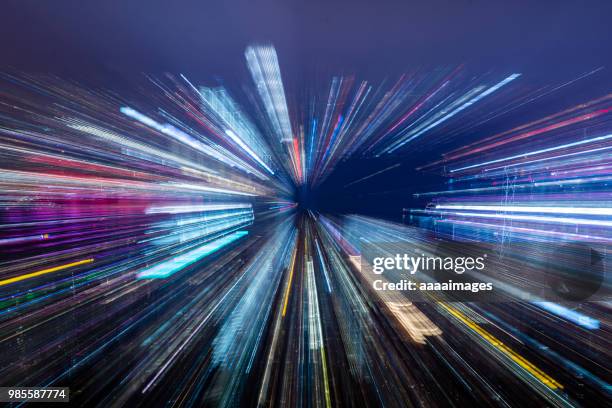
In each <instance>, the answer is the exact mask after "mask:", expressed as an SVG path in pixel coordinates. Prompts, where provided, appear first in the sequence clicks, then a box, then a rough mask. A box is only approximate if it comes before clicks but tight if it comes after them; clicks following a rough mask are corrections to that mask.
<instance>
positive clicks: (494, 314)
mask: <svg viewBox="0 0 612 408" xmlns="http://www.w3.org/2000/svg"><path fill="white" fill-rule="evenodd" d="M244 57H245V63H246V68H247V69H248V74H249V75H248V76H249V78H245V80H244V84H243V85H244V86H243V87H242V89H243V91H244V92H242V93H241V92H238V91H235V90H236V89H239V87H237V86H235V85H239V84H233V83H231V84H230V83H229V82H230V81H229V80H228V83H227V86H226V84H223V86H213V87H211V86H200V83H199V81H197V80H195V79H193V78H192V77H191V75H189V78H188V77H187V76H186V75H183V74H177V75H170V74H167V75H163V76H161V77H156V76H153V75H147V76H144V77H143V78H142V79H140V81H141V82H137V83H135V84H134V87H133V89H130V90H129V91H126V92H125V94H124V93H123V92H119V91H117V90H116V89H110V88H109V89H102V88H93V87H87V86H84V85H78V84H76V83H75V82H73V81H68V80H62V79H59V78H56V77H51V76H37V75H28V74H23V73H2V74H0V81H2V89H3V91H2V93H0V122H1V124H0V249H1V250H2V252H0V375H1V378H2V379H3V385H22V386H69V387H70V388H71V397H70V398H71V402H72V403H74V404H75V405H79V406H87V405H91V404H94V405H98V406H147V407H149V406H163V405H168V404H170V405H172V404H175V405H181V406H201V405H207V406H239V405H241V404H242V405H250V406H255V405H258V406H272V405H275V406H280V405H282V406H309V407H310V406H313V407H314V406H316V407H322V406H326V407H330V406H388V407H402V406H411V405H415V406H417V405H418V406H455V405H463V406H478V405H499V406H548V405H552V406H558V407H569V406H577V405H581V404H591V405H597V404H599V405H604V403H605V401H609V400H610V397H611V393H612V391H611V390H612V388H611V387H610V384H609V383H608V381H607V379H609V378H610V377H609V371H608V369H607V367H605V362H606V361H609V360H610V350H612V348H611V347H610V344H609V340H610V338H609V336H610V327H611V322H610V317H609V312H610V303H609V302H598V303H596V302H585V303H581V304H579V305H578V306H576V307H573V306H571V305H570V306H568V305H564V304H560V303H556V302H551V301H548V300H546V299H536V300H534V301H532V302H525V301H518V300H517V298H520V295H521V294H522V284H523V283H525V282H522V281H521V279H525V278H524V276H525V274H524V273H523V274H521V273H522V272H523V271H525V270H528V271H530V272H533V274H534V275H535V274H536V273H537V272H538V271H539V270H538V265H537V263H536V262H534V261H532V259H536V258H537V255H538V253H539V252H543V251H545V250H546V249H547V248H549V247H550V246H551V245H553V244H560V243H567V242H583V243H589V244H604V245H606V244H608V245H609V244H610V243H611V242H612V234H611V232H612V221H611V219H610V217H611V216H612V200H611V197H612V196H611V192H610V182H611V181H612V157H611V156H610V149H612V136H610V123H611V122H610V121H611V119H612V117H611V114H612V105H610V104H611V101H612V94H607V95H603V96H602V95H601V94H598V95H594V96H592V98H591V99H588V98H587V100H584V99H580V100H578V101H575V103H574V104H570V105H571V106H562V107H559V104H560V103H562V102H563V100H562V101H561V102H558V101H557V102H558V103H556V104H553V103H551V105H550V108H549V109H547V113H546V114H545V115H540V116H539V117H537V118H535V119H533V118H531V119H528V120H527V119H523V116H521V115H518V114H517V116H518V119H516V117H515V116H511V115H513V114H514V112H516V111H520V109H523V108H525V107H527V108H529V107H531V106H532V105H531V104H533V103H535V102H536V101H538V102H546V103H549V102H550V99H547V98H554V97H555V96H556V92H561V91H562V90H566V89H575V88H572V87H577V86H580V84H581V83H582V82H581V81H586V80H588V79H589V78H592V77H594V76H596V75H599V74H601V71H602V70H601V69H599V68H596V69H592V70H590V71H588V72H585V73H581V74H580V75H578V76H577V77H575V78H570V79H569V80H564V82H561V83H550V84H548V83H547V84H542V87H541V88H540V87H537V88H533V85H529V84H530V82H529V81H535V80H534V79H532V78H531V76H530V73H529V72H525V73H511V72H512V71H507V70H503V71H501V72H493V71H489V72H488V73H486V74H482V73H479V72H474V71H472V70H470V69H468V68H466V67H465V66H457V67H447V68H440V69H436V70H431V71H427V70H417V71H412V72H409V73H406V74H404V75H401V76H399V78H397V79H395V80H392V81H390V82H387V81H383V82H376V81H369V80H366V79H359V78H357V77H356V76H352V75H334V76H330V77H328V78H325V80H324V81H317V83H318V84H319V86H310V84H309V83H308V82H306V83H305V85H304V87H305V88H306V89H304V90H303V91H304V92H301V91H302V90H298V92H296V90H295V89H294V87H293V85H294V84H293V83H292V82H290V81H287V78H288V77H287V76H284V75H286V72H285V71H284V70H282V69H281V68H282V67H283V56H282V55H281V54H280V53H277V51H276V50H275V48H274V47H273V46H271V45H253V46H249V47H248V48H247V49H246V51H245V54H244ZM289 78H290V77H289ZM321 83H322V84H323V85H321ZM5 89H6V91H5ZM551 110H552V113H551ZM534 112H535V110H534ZM508 118H511V119H513V120H512V121H510V120H508V122H506V119H508ZM517 121H518V124H517ZM508 123H512V124H511V125H508ZM488 125H494V126H493V127H488ZM491 128H494V129H495V131H494V132H490V129H491ZM362 160H363V161H362ZM377 160H380V161H377ZM370 162H374V163H375V165H372V166H371V167H368V166H369V165H368V163H370ZM362 163H363V164H362ZM341 168H342V169H341ZM347 168H348V169H347ZM415 168H416V169H417V170H418V171H420V172H422V173H419V174H423V177H424V178H425V176H426V175H428V174H433V175H435V176H436V177H439V179H442V180H444V181H443V182H436V183H432V184H430V186H431V188H426V187H424V186H427V185H428V184H427V183H425V182H422V183H421V180H420V176H416V177H415V180H414V182H413V186H411V187H412V189H411V190H410V189H405V190H403V191H409V190H410V191H416V193H414V194H413V195H412V196H410V195H408V194H407V193H406V194H404V195H403V196H402V197H403V198H402V199H405V200H406V203H407V204H406V206H407V207H408V206H409V208H404V222H403V223H400V222H399V217H400V213H401V210H402V208H401V204H400V205H399V206H398V207H397V208H395V209H394V211H395V210H396V212H395V213H394V214H396V215H397V217H395V218H397V219H396V220H395V221H391V220H388V219H383V218H376V217H372V216H368V215H365V214H362V215H360V214H353V213H352V211H347V212H348V214H345V213H342V212H341V211H335V212H334V211H329V212H325V211H319V210H317V209H316V208H312V207H311V206H304V207H307V208H305V209H304V210H303V211H298V209H300V210H301V209H302V208H303V207H302V204H303V203H297V202H295V201H296V199H295V197H296V196H297V194H296V191H307V192H308V191H315V190H317V189H318V188H321V189H322V188H323V187H324V186H325V185H326V183H332V188H331V190H333V192H334V193H337V194H338V196H337V197H339V198H338V201H342V200H345V201H350V202H349V203H348V204H362V202H365V203H367V202H368V199H369V198H370V197H381V198H380V200H379V201H378V203H382V204H384V202H385V201H386V200H387V190H385V191H382V192H381V191H378V190H377V189H378V187H379V182H381V181H382V182H381V183H380V186H381V187H380V188H385V189H387V187H388V184H389V183H386V184H385V181H389V180H391V181H393V182H394V183H395V182H396V181H398V180H399V181H401V180H400V179H402V178H404V175H405V172H406V174H408V172H409V171H412V170H413V169H415ZM337 170H342V171H344V179H342V180H341V181H340V182H338V180H335V181H330V180H333V178H334V177H337V176H338V173H340V174H341V175H342V171H337ZM340 178H342V177H340ZM334 183H335V184H334ZM394 183H391V184H392V185H393V186H392V187H391V190H390V191H397V190H395V189H394V188H395V184H394ZM398 188H399V187H398ZM421 190H422V191H421ZM351 192H357V193H356V194H354V195H350V193H351ZM344 193H346V194H347V196H342V194H344ZM377 194H378V195H377ZM335 197H336V196H335ZM347 197H348V198H347ZM389 201H391V200H389ZM348 207H350V205H349V206H348ZM374 210H375V209H374ZM407 224H408V225H407ZM449 237H451V238H455V239H459V240H467V241H485V242H487V243H491V244H494V245H496V248H500V249H504V250H507V251H509V253H510V254H511V255H512V256H514V257H515V258H516V259H517V260H518V261H517V262H503V263H502V264H501V266H499V269H498V270H496V275H495V276H494V278H495V282H496V284H497V285H498V287H499V290H500V292H501V293H502V294H503V296H504V299H507V300H508V301H507V302H504V303H484V302H483V303H478V302H469V303H457V302H448V301H446V300H443V299H441V298H440V297H439V296H437V295H435V294H432V295H428V296H427V299H425V300H426V301H423V302H413V301H411V300H410V299H408V297H407V296H406V295H404V294H403V293H400V292H385V291H375V290H373V289H372V284H373V281H374V280H375V278H376V279H377V277H375V276H373V275H371V274H368V273H367V271H366V268H365V267H364V266H367V265H366V260H365V258H364V259H362V247H363V245H364V244H366V243H367V244H368V245H372V246H376V247H377V248H378V249H380V250H381V251H383V250H385V247H384V246H383V245H391V249H392V250H398V251H399V250H400V248H401V245H410V246H411V247H414V248H415V249H418V250H419V253H422V254H428V255H429V254H434V253H435V251H436V250H437V248H438V245H439V243H440V238H449ZM514 242H521V243H525V242H526V243H527V245H526V246H525V248H526V249H525V250H524V251H522V252H520V253H516V252H512V249H511V246H509V245H507V244H509V243H514ZM534 275H531V276H534ZM390 278H391V277H390V276H384V277H381V278H380V279H381V280H389V279H390ZM517 389H520V390H521V391H520V392H516V390H517Z"/></svg>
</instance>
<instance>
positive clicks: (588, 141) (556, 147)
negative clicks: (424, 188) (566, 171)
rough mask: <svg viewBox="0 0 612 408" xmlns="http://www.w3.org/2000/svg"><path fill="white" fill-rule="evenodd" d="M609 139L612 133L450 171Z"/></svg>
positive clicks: (452, 170)
mask: <svg viewBox="0 0 612 408" xmlns="http://www.w3.org/2000/svg"><path fill="white" fill-rule="evenodd" d="M609 139H612V135H605V136H599V137H594V138H592V139H587V140H580V141H578V142H573V143H566V144H563V145H560V146H554V147H549V148H547V149H539V150H534V151H532V152H526V153H521V154H515V155H512V156H508V157H502V158H500V159H495V160H489V161H486V162H483V163H477V164H472V165H469V166H464V167H459V168H457V169H451V170H450V173H456V172H458V171H462V170H470V169H474V168H477V167H482V166H486V165H488V164H495V163H501V162H505V161H509V160H514V159H520V158H522V157H529V156H534V155H536V154H542V153H548V152H554V151H557V150H561V149H567V148H568V147H574V146H581V145H584V144H588V143H596V142H603V141H606V140H609Z"/></svg>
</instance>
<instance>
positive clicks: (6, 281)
mask: <svg viewBox="0 0 612 408" xmlns="http://www.w3.org/2000/svg"><path fill="white" fill-rule="evenodd" d="M93 261H94V259H93V258H89V259H83V260H81V261H76V262H72V263H69V264H66V265H60V266H54V267H53V268H47V269H43V270H41V271H38V272H32V273H26V274H25V275H19V276H15V277H14V278H9V279H4V280H1V281H0V286H4V285H10V284H11V283H15V282H20V281H22V280H26V279H30V278H35V277H37V276H41V275H46V274H48V273H52V272H57V271H61V270H64V269H68V268H72V267H73V266H79V265H84V264H88V263H92V262H93Z"/></svg>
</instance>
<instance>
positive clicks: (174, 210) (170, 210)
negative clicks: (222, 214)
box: [145, 203, 252, 214]
mask: <svg viewBox="0 0 612 408" xmlns="http://www.w3.org/2000/svg"><path fill="white" fill-rule="evenodd" d="M251 207H252V206H251V204H246V203H245V204H243V203H226V204H202V205H167V206H159V207H158V206H151V207H148V208H147V209H146V210H145V213H146V214H183V213H192V212H205V211H219V210H234V209H240V208H251Z"/></svg>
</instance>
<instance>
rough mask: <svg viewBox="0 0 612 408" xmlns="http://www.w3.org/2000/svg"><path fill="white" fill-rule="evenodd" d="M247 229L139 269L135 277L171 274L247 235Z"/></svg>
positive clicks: (161, 276) (151, 277)
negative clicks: (149, 266)
mask: <svg viewBox="0 0 612 408" xmlns="http://www.w3.org/2000/svg"><path fill="white" fill-rule="evenodd" d="M247 234H248V232H247V231H236V232H234V233H232V234H230V235H226V236H224V237H222V238H219V239H216V240H214V241H212V242H208V243H206V244H204V245H202V246H200V247H198V248H196V249H192V250H191V251H189V252H187V253H185V254H182V255H179V256H177V257H175V258H172V259H170V260H168V261H164V262H162V263H159V264H157V265H155V266H153V267H151V268H147V269H144V270H142V271H140V272H139V273H138V274H137V275H136V278H137V279H164V278H167V277H169V276H172V275H173V274H175V273H176V272H178V271H180V270H181V269H183V268H185V267H187V266H189V265H191V264H193V263H194V262H197V261H199V260H200V259H202V258H204V257H205V256H207V255H210V254H212V253H214V252H216V251H218V250H220V249H221V248H223V247H225V246H227V245H229V244H230V243H232V242H234V241H236V240H238V239H240V238H242V237H244V236H245V235H247Z"/></svg>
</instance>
